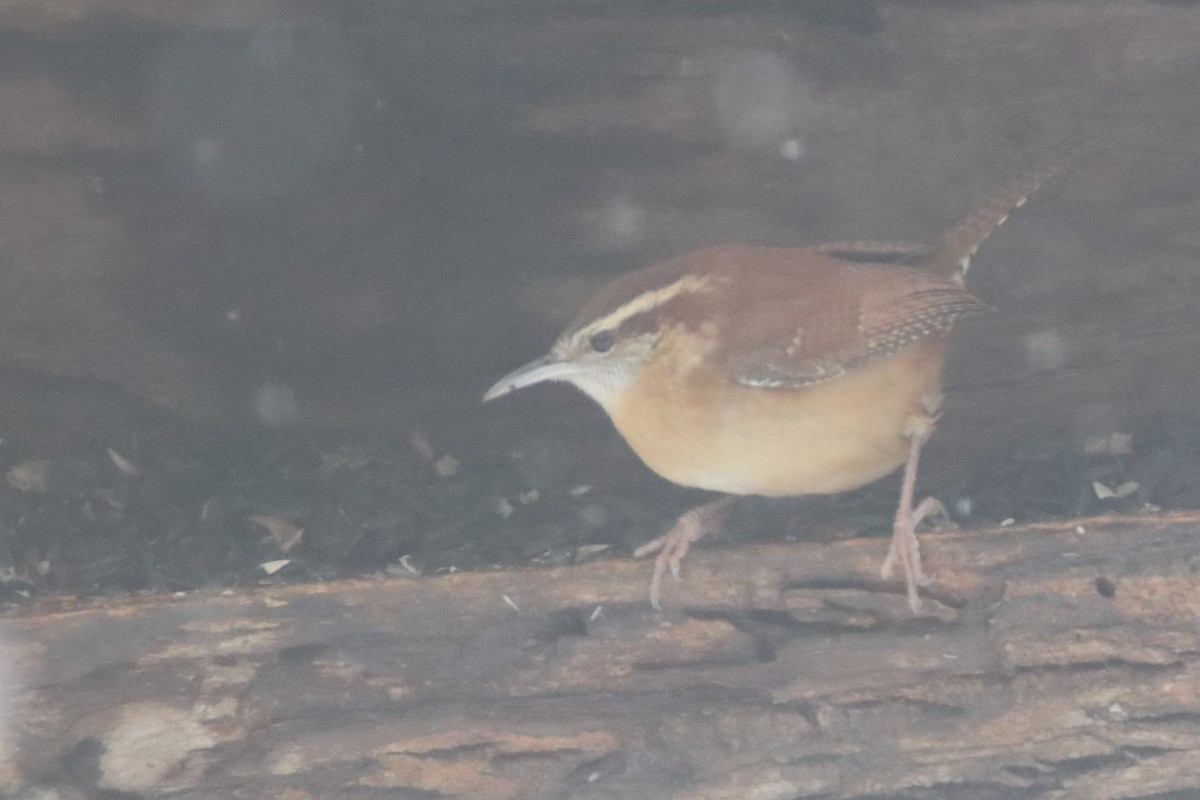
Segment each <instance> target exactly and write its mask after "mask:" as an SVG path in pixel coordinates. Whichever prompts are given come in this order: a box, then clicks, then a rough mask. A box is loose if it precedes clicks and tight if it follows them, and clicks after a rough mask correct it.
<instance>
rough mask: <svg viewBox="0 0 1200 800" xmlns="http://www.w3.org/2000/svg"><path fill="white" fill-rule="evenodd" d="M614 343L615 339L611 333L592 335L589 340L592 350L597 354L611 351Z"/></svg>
mask: <svg viewBox="0 0 1200 800" xmlns="http://www.w3.org/2000/svg"><path fill="white" fill-rule="evenodd" d="M614 341H615V337H614V336H613V332H612V331H600V332H599V333H593V334H592V338H591V345H592V349H593V350H595V351H596V352H597V353H607V352H608V351H609V350H612V346H613V342H614Z"/></svg>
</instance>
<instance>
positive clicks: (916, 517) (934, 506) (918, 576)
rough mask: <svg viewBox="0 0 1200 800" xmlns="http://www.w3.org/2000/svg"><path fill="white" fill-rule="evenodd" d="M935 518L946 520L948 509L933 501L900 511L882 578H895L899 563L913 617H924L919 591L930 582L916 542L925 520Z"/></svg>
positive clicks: (923, 501)
mask: <svg viewBox="0 0 1200 800" xmlns="http://www.w3.org/2000/svg"><path fill="white" fill-rule="evenodd" d="M934 514H938V515H941V516H943V517H947V516H948V515H947V513H946V507H945V506H944V505H942V503H941V501H939V500H938V499H937V498H934V497H926V498H925V499H924V500H922V501H921V502H920V503H918V504H917V506H916V507H915V508H909V509H905V508H900V509H899V510H897V511H896V520H895V522H894V523H893V525H892V544H891V547H889V548H888V554H887V558H885V559H884V560H883V566H882V567H880V569H879V574H880V576H881V577H883V578H884V580H887V579H888V578H891V577H892V573H893V572H894V571H895V567H896V563H897V562H899V564H900V568H901V569H903V570H904V585H905V589H906V591H907V594H908V607H909V608H911V609H912V612H913V613H914V614H920V613H921V598H920V595H918V594H917V587H918V586H920V585H924V584H926V583H928V582H929V578H928V577H927V576H926V575H925V572H924V571H923V570H922V569H921V544H920V542H919V541H917V526H918V525H920V524H921V521H922V520H924V519H925V518H926V517H929V516H932V515H934Z"/></svg>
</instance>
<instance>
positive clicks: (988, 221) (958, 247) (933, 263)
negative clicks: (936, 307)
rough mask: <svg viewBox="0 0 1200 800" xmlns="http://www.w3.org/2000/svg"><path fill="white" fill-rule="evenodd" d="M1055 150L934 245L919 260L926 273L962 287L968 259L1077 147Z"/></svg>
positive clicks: (1052, 175) (969, 259)
mask: <svg viewBox="0 0 1200 800" xmlns="http://www.w3.org/2000/svg"><path fill="white" fill-rule="evenodd" d="M1063 149H1064V148H1057V150H1058V153H1059V154H1058V155H1057V156H1056V157H1054V158H1053V159H1050V160H1047V161H1046V162H1045V163H1044V164H1042V165H1041V166H1039V167H1036V168H1034V169H1032V170H1030V171H1029V172H1026V173H1025V174H1024V175H1022V176H1021V177H1019V178H1017V179H1015V180H1014V181H1013V182H1012V183H1009V184H1008V185H1007V186H1004V187H1003V188H1002V189H1000V190H999V191H997V192H996V193H995V194H993V195H992V196H991V197H990V198H989V199H988V200H987V201H986V202H985V203H984V204H983V205H982V206H980V207H979V208H978V209H976V210H975V211H974V212H973V213H972V214H970V215H969V216H967V217H966V218H965V219H963V220H962V221H961V222H959V223H958V224H957V225H955V226H954V227H953V228H951V229H950V230H948V231H946V233H944V234H943V235H942V236H941V238H940V239H938V241H937V242H936V243H935V244H934V246H933V249H932V252H930V254H929V255H928V256H927V257H926V258H924V259H923V263H924V265H925V267H926V269H929V270H931V271H933V272H935V273H936V274H938V275H942V276H944V277H947V278H950V279H951V280H954V281H957V282H958V283H960V284H961V283H962V282H963V279H964V278H965V277H966V274H967V270H968V269H969V268H970V266H971V258H972V257H973V256H974V255H975V251H976V250H978V249H979V246H980V245H981V244H983V243H984V242H985V241H986V240H987V238H988V237H989V236H991V235H992V234H993V233H995V232H996V229H997V228H999V227H1000V226H1001V225H1003V224H1004V221H1005V220H1006V219H1008V215H1009V214H1011V213H1012V212H1013V211H1015V210H1016V209H1018V208H1020V207H1021V206H1023V205H1025V201H1026V200H1028V199H1029V197H1030V196H1031V195H1032V194H1033V193H1034V192H1036V191H1037V190H1038V188H1040V187H1041V185H1042V184H1043V183H1045V182H1046V181H1048V180H1049V179H1050V178H1052V177H1054V176H1055V175H1057V174H1058V173H1059V172H1061V171H1062V170H1063V169H1065V168H1066V167H1067V165H1068V164H1070V163H1071V161H1072V159H1073V156H1074V155H1075V154H1076V153H1077V152H1078V150H1079V148H1078V146H1072V147H1070V148H1066V152H1065V153H1064V152H1063Z"/></svg>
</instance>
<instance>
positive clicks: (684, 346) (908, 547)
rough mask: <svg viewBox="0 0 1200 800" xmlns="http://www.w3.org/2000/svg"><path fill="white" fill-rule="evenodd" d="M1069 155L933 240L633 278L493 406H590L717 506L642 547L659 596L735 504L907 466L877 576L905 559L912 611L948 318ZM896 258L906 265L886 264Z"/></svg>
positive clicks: (712, 255)
mask: <svg viewBox="0 0 1200 800" xmlns="http://www.w3.org/2000/svg"><path fill="white" fill-rule="evenodd" d="M1066 161H1067V159H1065V158H1054V159H1048V160H1047V161H1046V162H1045V163H1043V164H1041V165H1040V166H1037V167H1035V168H1033V169H1031V170H1029V171H1028V172H1025V173H1023V174H1021V175H1020V176H1019V177H1017V178H1016V179H1014V180H1012V181H1010V182H1009V183H1007V184H1005V185H1003V186H1002V187H1001V188H1000V189H999V190H998V191H996V192H995V193H993V194H992V195H991V196H990V197H989V198H988V199H987V200H986V201H985V202H984V203H983V204H982V205H981V206H979V207H978V208H976V209H975V210H974V211H973V212H972V213H970V214H968V215H967V216H965V217H964V218H963V219H961V221H959V222H958V223H957V224H955V225H954V226H953V227H951V228H949V229H948V230H946V231H945V232H944V233H943V234H942V235H941V236H939V237H937V238H936V239H934V240H933V241H932V242H930V243H929V244H928V245H918V244H910V243H888V242H874V241H865V240H864V241H846V242H831V243H826V244H821V245H816V246H809V247H775V246H764V245H755V244H729V245H716V246H710V247H705V248H703V249H699V250H695V251H692V252H689V253H686V254H684V255H680V256H678V257H675V258H671V259H669V260H666V261H662V262H659V263H656V264H653V265H651V266H648V267H645V268H643V269H641V270H638V271H635V272H631V273H628V274H626V275H623V276H621V277H619V278H617V279H616V280H614V281H613V282H611V283H610V284H608V285H607V286H606V287H604V288H603V289H601V290H600V291H599V292H598V293H597V294H596V295H595V296H594V297H593V298H592V299H591V300H590V301H588V302H587V303H585V304H584V306H583V307H582V309H581V310H580V311H579V313H578V314H577V315H576V317H575V319H574V320H573V321H572V322H571V323H570V324H569V325H568V326H567V327H566V329H565V330H564V331H563V332H562V334H561V335H560V336H559V337H558V339H557V340H556V341H555V342H554V344H553V346H552V347H551V348H550V350H549V352H548V353H547V354H546V355H544V356H542V357H541V358H539V359H537V360H535V361H532V362H531V363H529V364H526V365H525V366H523V367H520V368H519V369H516V370H514V371H513V372H510V373H509V374H507V375H505V376H504V377H503V378H501V379H500V380H499V381H497V382H496V383H495V385H493V386H492V387H491V388H490V389H489V390H488V391H487V392H486V393H485V394H484V397H483V399H484V401H485V402H487V401H491V400H495V399H496V398H499V397H501V396H503V395H506V394H508V393H510V392H512V391H514V390H517V389H522V388H525V387H528V386H532V385H535V384H540V383H544V382H548V381H554V382H566V383H569V384H572V385H574V386H575V387H576V388H578V389H580V390H581V391H582V392H583V393H584V394H586V395H587V396H589V397H590V398H592V400H594V401H595V402H596V403H598V404H599V405H600V407H601V408H602V409H603V410H604V411H605V412H606V413H607V415H608V417H609V418H610V419H611V421H612V423H613V425H614V427H615V428H616V430H617V431H618V432H619V433H620V435H621V436H622V437H623V438H624V440H625V441H626V442H627V443H628V444H629V446H630V447H631V448H632V449H633V451H634V452H635V453H636V454H637V455H638V456H639V457H640V458H641V460H642V461H643V462H644V463H645V464H646V466H648V467H649V468H650V469H651V470H653V471H654V472H655V473H657V474H658V475H660V476H661V477H663V478H665V479H667V480H668V481H671V482H673V483H676V484H679V485H681V486H685V487H692V488H697V489H706V490H710V491H713V492H719V493H721V494H722V495H724V496H723V497H721V498H720V499H717V500H714V501H711V502H708V503H705V504H703V505H701V506H698V507H697V508H693V509H692V510H690V511H688V512H686V513H685V514H683V515H682V516H681V517H680V518H679V519H678V521H677V522H676V523H675V524H674V525H673V526H672V527H671V529H670V530H668V531H667V532H666V533H665V534H663V535H662V536H659V537H658V538H656V539H654V540H652V541H650V542H649V543H647V544H645V545H643V546H642V547H640V548H638V549H637V550H635V551H634V555H635V556H636V557H646V556H650V555H654V556H656V558H655V563H654V570H653V574H652V577H651V581H650V602H651V605H652V606H653V607H654V608H656V609H661V607H662V604H661V598H662V579H663V576H664V574H665V573H666V572H667V571H668V570H669V571H670V572H671V573H672V574H673V575H674V576H675V577H676V578H678V577H679V571H680V563H681V562H682V559H683V557H684V555H685V554H686V553H687V551H688V548H689V547H690V546H691V545H692V544H693V543H694V542H696V541H697V540H698V539H700V538H702V537H703V536H704V535H706V534H707V533H709V532H710V531H712V530H714V529H716V528H718V527H719V525H720V524H721V522H722V520H723V517H724V514H725V511H726V509H727V507H728V505H729V503H730V502H731V500H732V499H734V498H735V497H738V496H745V495H760V496H767V497H784V496H794V495H812V494H834V493H838V492H843V491H847V490H851V489H856V488H859V487H861V486H865V485H867V484H870V483H873V482H875V481H877V480H879V479H881V478H883V477H885V476H887V475H889V474H891V473H893V472H894V471H896V470H897V469H898V468H900V467H901V466H903V468H904V472H903V477H902V480H901V483H900V498H899V503H898V505H897V509H896V513H895V517H894V519H893V524H892V537H891V543H890V546H889V549H888V553H887V556H886V558H885V559H884V561H883V564H882V566H881V569H880V574H881V576H882V578H883V579H884V580H889V579H891V578H892V576H893V574H894V571H895V568H896V567H897V566H899V567H900V568H901V571H902V573H903V577H904V584H903V588H904V593H905V595H906V598H907V601H908V606H909V608H910V609H911V611H912V613H913V614H920V613H921V610H922V605H921V599H920V591H919V587H920V586H921V585H923V584H926V583H927V582H928V578H927V577H926V575H925V573H924V571H923V569H922V564H921V552H920V546H919V543H918V539H917V536H916V528H917V526H918V525H919V524H920V523H921V522H922V521H923V520H924V519H926V518H927V517H930V516H931V515H935V514H939V513H940V514H942V515H943V516H944V515H945V509H944V507H943V506H942V504H941V503H940V502H939V501H938V500H937V499H935V498H932V497H930V498H926V499H924V500H922V501H920V502H919V503H914V497H913V495H914V490H915V484H916V478H917V469H918V464H919V461H920V455H921V449H922V447H923V446H924V444H925V443H926V441H928V439H929V437H930V435H931V434H932V433H933V431H934V429H935V428H936V426H937V423H938V419H939V415H940V409H941V402H942V388H941V371H942V364H943V361H944V359H945V352H946V344H947V340H948V337H949V335H950V333H951V330H952V328H953V327H954V324H955V323H956V322H957V321H958V320H959V319H961V318H963V317H965V316H967V315H970V314H974V313H977V312H980V311H983V310H985V309H988V308H989V306H988V305H987V304H985V303H984V302H983V301H981V300H979V299H977V298H976V297H975V296H974V295H972V294H971V293H970V292H968V291H967V290H966V288H965V278H966V275H967V271H968V269H969V268H970V265H971V259H972V257H973V256H974V255H975V253H976V251H977V250H978V249H979V247H980V245H981V244H982V243H983V242H984V241H985V240H986V239H987V238H988V237H989V236H991V234H992V233H993V232H994V231H995V230H996V229H997V228H998V227H999V226H1000V225H1002V224H1003V223H1004V221H1005V220H1006V219H1007V218H1008V215H1009V214H1010V213H1011V212H1012V211H1013V210H1015V209H1017V208H1019V207H1020V206H1022V205H1023V204H1024V203H1025V202H1026V200H1027V199H1028V198H1029V197H1030V196H1031V195H1032V194H1033V193H1034V192H1035V191H1037V189H1038V188H1039V187H1040V186H1041V185H1042V184H1043V182H1045V181H1046V180H1048V179H1049V178H1050V177H1052V176H1053V175H1055V174H1056V173H1058V172H1059V171H1060V170H1061V169H1062V168H1063V166H1064V165H1065V163H1066ZM895 261H900V262H901V263H899V264H897V263H889V262H895Z"/></svg>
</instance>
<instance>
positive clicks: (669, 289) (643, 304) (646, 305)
mask: <svg viewBox="0 0 1200 800" xmlns="http://www.w3.org/2000/svg"><path fill="white" fill-rule="evenodd" d="M710 283H712V280H711V278H709V277H706V276H703V275H684V276H683V277H682V278H680V279H679V280H677V281H675V282H674V283H671V284H668V285H666V286H664V287H662V288H661V289H651V290H650V291H648V292H642V293H641V294H639V295H638V296H637V297H635V298H633V299H632V300H630V301H629V302H627V303H625V304H624V305H622V306H618V307H617V308H616V309H615V310H613V311H611V312H609V313H608V314H607V315H606V316H603V317H601V318H600V319H598V320H596V321H595V322H593V323H591V324H590V325H587V326H585V327H583V328H581V329H580V331H579V333H580V335H586V334H589V333H591V332H593V331H598V330H607V329H610V328H612V329H615V328H619V327H620V326H621V323H623V322H625V321H626V320H627V319H630V318H631V317H636V316H637V315H638V314H644V313H646V312H647V311H652V310H654V309H655V308H658V307H659V306H661V305H663V304H664V303H666V302H668V301H670V300H672V299H674V298H676V297H678V296H679V295H681V294H684V293H685V292H704V291H708V289H709V284H710Z"/></svg>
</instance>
